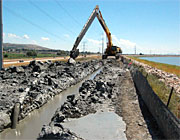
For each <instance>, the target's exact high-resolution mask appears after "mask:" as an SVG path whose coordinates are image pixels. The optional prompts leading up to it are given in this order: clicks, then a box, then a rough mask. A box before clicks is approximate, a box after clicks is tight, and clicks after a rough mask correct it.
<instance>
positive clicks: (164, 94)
mask: <svg viewBox="0 0 180 140" xmlns="http://www.w3.org/2000/svg"><path fill="white" fill-rule="evenodd" d="M140 71H141V72H142V74H143V75H144V76H146V75H147V73H146V72H145V70H144V69H143V68H140ZM147 80H148V82H149V84H150V86H151V87H152V89H153V91H154V92H155V93H156V94H157V95H158V96H159V98H160V99H161V101H162V102H163V103H164V104H165V105H166V104H167V102H168V98H169V94H170V91H171V88H169V87H167V86H166V85H165V83H164V82H162V81H159V79H158V78H157V77H156V76H155V75H152V74H148V76H147ZM168 108H169V110H170V111H171V112H172V113H173V114H174V115H175V116H176V117H177V118H178V119H180V97H179V96H177V93H176V92H175V91H173V94H172V96H171V100H170V103H169V106H168Z"/></svg>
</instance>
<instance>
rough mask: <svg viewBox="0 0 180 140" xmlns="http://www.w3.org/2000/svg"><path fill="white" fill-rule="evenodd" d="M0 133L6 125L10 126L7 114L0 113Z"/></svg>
mask: <svg viewBox="0 0 180 140" xmlns="http://www.w3.org/2000/svg"><path fill="white" fill-rule="evenodd" d="M0 116H1V117H0V132H1V131H2V130H3V129H4V128H5V127H7V126H8V125H10V123H11V120H10V116H9V115H8V114H6V113H5V112H0Z"/></svg>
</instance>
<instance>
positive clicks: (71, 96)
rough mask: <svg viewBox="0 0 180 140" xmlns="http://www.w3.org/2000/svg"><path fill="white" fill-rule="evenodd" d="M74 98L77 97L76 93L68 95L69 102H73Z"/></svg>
mask: <svg viewBox="0 0 180 140" xmlns="http://www.w3.org/2000/svg"><path fill="white" fill-rule="evenodd" d="M74 98H75V95H69V96H67V99H68V101H69V102H73V100H74Z"/></svg>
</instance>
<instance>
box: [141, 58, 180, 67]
mask: <svg viewBox="0 0 180 140" xmlns="http://www.w3.org/2000/svg"><path fill="white" fill-rule="evenodd" d="M139 58H140V59H144V60H149V61H154V62H159V63H165V64H170V65H177V66H180V57H139Z"/></svg>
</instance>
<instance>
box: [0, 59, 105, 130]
mask: <svg viewBox="0 0 180 140" xmlns="http://www.w3.org/2000/svg"><path fill="white" fill-rule="evenodd" d="M102 64H103V63H102V62H101V61H99V60H92V61H88V62H78V63H76V64H75V65H70V64H67V63H65V62H60V61H57V62H51V61H46V62H41V61H32V62H30V64H29V65H28V66H21V67H14V66H13V67H10V68H5V69H3V70H1V71H0V116H1V117H0V132H1V131H3V129H5V128H6V127H10V126H11V119H12V112H13V108H14V105H15V103H17V102H20V103H21V109H20V114H19V120H21V119H23V118H24V117H26V116H27V115H28V114H29V113H30V112H31V111H33V110H34V109H38V108H40V107H41V106H42V105H44V104H45V103H47V102H48V100H50V99H51V98H52V97H53V96H55V95H57V94H60V93H61V91H63V90H65V89H67V88H68V87H70V86H72V85H74V84H76V83H78V82H79V81H81V80H82V79H83V78H85V77H86V76H87V75H89V74H91V73H92V72H94V71H96V70H97V69H99V68H100V67H101V66H102Z"/></svg>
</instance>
